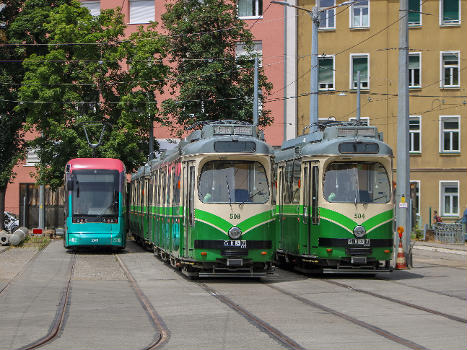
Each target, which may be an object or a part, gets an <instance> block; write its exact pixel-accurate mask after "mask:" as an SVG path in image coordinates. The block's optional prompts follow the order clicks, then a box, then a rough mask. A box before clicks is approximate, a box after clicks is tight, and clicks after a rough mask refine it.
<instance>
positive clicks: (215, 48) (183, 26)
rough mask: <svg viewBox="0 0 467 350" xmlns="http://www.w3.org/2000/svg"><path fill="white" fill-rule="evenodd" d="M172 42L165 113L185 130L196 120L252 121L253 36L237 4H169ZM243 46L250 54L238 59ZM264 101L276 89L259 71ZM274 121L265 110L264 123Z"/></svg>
mask: <svg viewBox="0 0 467 350" xmlns="http://www.w3.org/2000/svg"><path fill="white" fill-rule="evenodd" d="M162 20H163V24H164V26H165V28H166V29H167V31H168V37H169V57H170V59H171V62H172V63H173V64H174V66H173V69H172V75H171V77H172V84H171V87H172V93H173V94H175V96H176V97H174V98H172V99H167V100H165V101H164V102H163V109H164V113H165V114H167V115H170V116H171V117H172V118H174V119H175V120H176V121H177V122H178V124H180V125H182V126H187V125H191V124H193V123H194V122H196V121H202V120H219V119H237V120H244V121H250V122H251V121H252V119H253V67H254V60H253V59H252V57H253V56H252V53H253V41H252V34H251V33H250V32H249V31H248V30H247V29H246V28H245V24H244V22H243V21H241V20H240V19H238V18H237V16H236V7H235V4H234V2H226V1H224V0H203V1H199V0H179V1H177V2H175V3H173V4H172V3H171V4H168V5H167V12H166V13H165V14H164V15H162ZM238 44H243V45H244V47H245V49H246V52H247V54H246V55H241V56H239V57H236V52H235V51H236V50H235V49H236V46H237V45H238ZM259 88H260V89H261V91H262V94H261V95H260V101H264V100H265V98H266V97H267V96H268V94H269V93H270V91H271V89H272V85H271V84H270V83H269V82H268V81H267V78H266V76H265V75H264V73H263V72H262V70H261V71H260V75H259ZM271 121H272V119H271V117H270V111H268V110H266V109H264V108H263V109H262V110H261V111H260V114H259V124H260V125H268V124H270V123H271Z"/></svg>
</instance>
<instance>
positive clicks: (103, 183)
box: [72, 169, 119, 216]
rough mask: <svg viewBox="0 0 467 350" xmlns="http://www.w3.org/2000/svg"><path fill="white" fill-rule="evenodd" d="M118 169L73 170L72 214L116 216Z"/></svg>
mask: <svg viewBox="0 0 467 350" xmlns="http://www.w3.org/2000/svg"><path fill="white" fill-rule="evenodd" d="M118 175H119V174H118V171H116V170H97V169H95V170H75V171H73V178H74V181H73V196H72V198H73V200H72V213H73V215H86V216H117V215H118V178H119V176H118Z"/></svg>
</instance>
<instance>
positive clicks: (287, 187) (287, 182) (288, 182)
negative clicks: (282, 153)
mask: <svg viewBox="0 0 467 350" xmlns="http://www.w3.org/2000/svg"><path fill="white" fill-rule="evenodd" d="M292 173H293V161H291V160H289V161H288V162H287V163H286V165H285V169H284V189H283V192H282V193H283V197H284V204H290V203H292V200H293V191H292V181H293V178H292Z"/></svg>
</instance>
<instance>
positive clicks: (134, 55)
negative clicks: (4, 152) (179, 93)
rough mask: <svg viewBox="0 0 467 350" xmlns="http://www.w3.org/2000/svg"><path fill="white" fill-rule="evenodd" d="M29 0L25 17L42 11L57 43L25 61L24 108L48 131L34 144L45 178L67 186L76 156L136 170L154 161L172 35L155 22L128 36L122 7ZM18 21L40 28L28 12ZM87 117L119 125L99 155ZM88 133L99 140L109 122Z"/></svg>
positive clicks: (30, 120) (46, 30) (109, 131)
mask: <svg viewBox="0 0 467 350" xmlns="http://www.w3.org/2000/svg"><path fill="white" fill-rule="evenodd" d="M28 3H30V4H36V5H37V6H35V7H34V6H31V7H26V10H27V11H25V14H24V16H25V18H31V17H32V18H34V15H35V14H36V12H37V16H40V17H42V18H43V20H44V22H43V24H42V31H41V32H40V40H44V41H45V42H46V43H48V44H49V45H47V46H44V47H45V49H42V50H41V51H40V52H37V53H31V54H30V55H28V57H27V58H26V59H25V60H24V63H23V66H24V69H25V76H24V79H23V85H22V86H21V88H20V91H19V96H20V98H21V100H22V101H23V103H22V104H20V105H18V106H17V107H16V111H17V112H21V113H24V114H26V115H27V125H28V127H29V128H30V129H33V130H36V131H37V132H38V133H39V134H41V137H38V138H36V139H35V140H34V141H33V142H32V143H31V145H32V146H33V147H37V148H38V149H39V152H38V154H39V156H40V163H39V165H38V170H39V172H38V174H39V178H38V182H39V183H47V184H50V185H51V186H52V187H53V188H56V187H57V186H59V185H61V183H62V178H63V169H64V167H65V164H66V162H67V161H68V160H69V159H71V158H75V157H91V156H96V157H111V158H119V159H121V160H122V161H123V162H124V163H125V165H126V168H127V170H128V171H132V170H134V169H136V168H137V167H138V166H139V165H141V164H142V163H144V161H145V160H146V156H145V155H146V154H147V139H148V133H149V128H150V127H151V125H152V120H157V119H156V118H155V117H154V115H155V114H156V113H157V112H158V110H157V104H156V98H155V92H156V91H158V90H161V89H162V87H163V86H164V83H165V76H166V74H167V68H166V67H165V66H164V65H163V64H162V59H163V58H164V56H165V41H164V40H163V38H162V37H161V36H160V35H159V34H157V32H156V30H155V26H150V27H148V28H147V29H142V28H140V29H139V30H138V31H137V32H136V33H134V34H132V35H131V37H130V40H129V41H125V35H124V34H125V33H124V30H125V24H124V22H123V15H122V14H121V11H120V9H119V8H116V9H112V10H104V11H102V12H101V14H100V15H99V16H95V17H93V16H91V15H90V13H89V11H88V10H87V9H86V8H84V7H81V6H80V3H79V2H76V1H68V2H67V3H65V4H61V5H60V6H45V5H44V6H43V7H41V6H38V4H37V3H50V1H49V2H46V1H40V0H31V1H28ZM46 11H48V12H47V13H48V16H46V15H45V14H44V13H45V12H46ZM19 17H21V16H19ZM32 23H34V21H32ZM32 23H31V25H33V24H32ZM17 28H18V30H19V28H21V29H22V30H24V31H23V33H28V32H29V30H32V29H33V28H29V27H28V26H27V23H25V22H24V21H23V18H21V21H18V23H17ZM18 33H19V32H18ZM23 35H25V34H23ZM21 40H23V41H28V40H30V38H29V37H28V36H27V35H26V37H23V38H21ZM54 43H56V44H57V45H50V44H54ZM128 65H129V69H128V70H127V69H126V68H127V66H128ZM122 68H123V69H122ZM86 122H87V123H89V122H95V123H101V124H104V123H106V124H110V125H111V126H112V127H110V128H106V129H105V132H104V135H103V140H102V143H101V146H99V147H98V148H97V149H96V150H95V154H94V155H93V150H92V149H91V148H90V147H89V145H88V143H87V141H86V137H85V132H84V128H83V127H82V123H86ZM87 132H88V135H89V137H90V139H91V140H90V142H91V143H95V142H96V140H97V139H99V136H100V133H101V126H100V125H99V126H95V127H88V128H87Z"/></svg>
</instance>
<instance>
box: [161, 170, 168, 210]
mask: <svg viewBox="0 0 467 350" xmlns="http://www.w3.org/2000/svg"><path fill="white" fill-rule="evenodd" d="M166 177H167V176H166V172H165V169H164V168H162V193H161V194H162V196H161V207H163V206H164V205H165V191H166V189H167V186H166Z"/></svg>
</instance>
